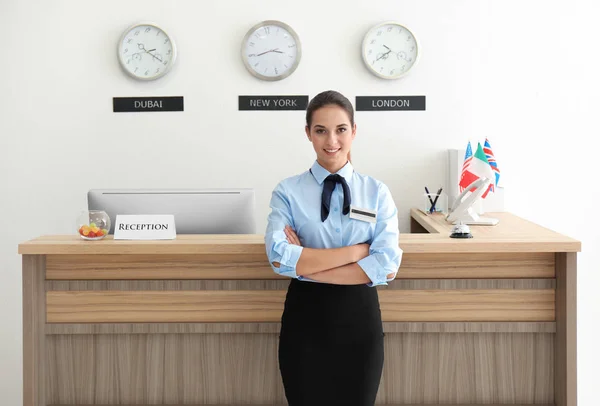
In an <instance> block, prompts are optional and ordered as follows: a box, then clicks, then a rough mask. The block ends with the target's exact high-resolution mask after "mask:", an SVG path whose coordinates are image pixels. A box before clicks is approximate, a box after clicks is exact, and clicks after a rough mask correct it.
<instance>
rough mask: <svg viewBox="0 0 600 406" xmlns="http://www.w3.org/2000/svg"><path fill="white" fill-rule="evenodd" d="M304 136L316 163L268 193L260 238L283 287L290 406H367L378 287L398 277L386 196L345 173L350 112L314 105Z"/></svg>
mask: <svg viewBox="0 0 600 406" xmlns="http://www.w3.org/2000/svg"><path fill="white" fill-rule="evenodd" d="M305 130H306V136H307V137H308V140H309V141H310V142H312V144H313V147H314V149H315V152H316V154H317V159H316V161H315V162H314V164H313V165H312V167H311V168H310V170H308V171H306V172H304V173H302V174H300V175H297V176H293V177H290V178H287V179H285V180H283V181H281V182H280V183H279V184H278V185H277V187H276V188H275V190H274V191H273V194H272V198H271V204H270V207H271V209H272V210H271V213H270V214H269V217H268V226H267V231H266V233H265V245H266V250H267V256H268V258H269V262H270V263H271V265H272V267H273V270H274V271H275V272H276V273H278V274H280V275H285V276H288V277H290V278H292V280H291V281H290V285H289V287H288V291H287V296H286V299H285V307H284V311H283V315H282V318H281V332H280V335H279V369H280V371H281V376H282V380H283V386H284V389H285V396H286V398H287V400H288V403H289V405H290V406H304V405H306V406H318V405H327V406H333V405H340V406H353V405H356V406H366V405H369V406H370V405H373V404H374V402H375V397H376V395H377V390H378V388H379V382H380V380H381V372H382V369H383V335H384V334H383V328H382V323H381V311H380V309H379V298H378V295H377V290H376V289H374V287H375V286H377V285H387V282H389V281H391V280H392V279H393V278H394V277H395V276H396V272H397V271H398V267H399V266H400V260H401V257H402V251H401V250H400V248H399V246H398V234H399V233H398V219H397V210H396V206H395V204H394V201H393V200H392V196H391V194H390V191H389V189H388V188H387V187H386V186H385V185H384V184H383V183H382V182H379V181H377V180H376V179H373V178H371V177H369V176H366V175H362V174H359V173H357V172H355V171H354V168H353V167H352V163H351V162H350V148H351V147H352V141H353V140H354V137H355V136H356V124H355V123H354V109H353V108H352V104H351V103H350V102H349V101H348V99H347V98H345V97H344V96H343V95H341V94H340V93H337V92H334V91H327V92H323V93H320V94H319V95H317V96H315V97H314V98H313V99H312V100H311V102H310V104H309V105H308V108H307V111H306V129H305Z"/></svg>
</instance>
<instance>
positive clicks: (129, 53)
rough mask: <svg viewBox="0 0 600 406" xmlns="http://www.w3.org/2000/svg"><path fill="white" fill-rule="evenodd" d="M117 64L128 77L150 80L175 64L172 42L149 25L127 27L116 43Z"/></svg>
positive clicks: (161, 32) (174, 50)
mask: <svg viewBox="0 0 600 406" xmlns="http://www.w3.org/2000/svg"><path fill="white" fill-rule="evenodd" d="M118 57H119V63H120V64H121V66H122V67H123V69H124V70H125V72H127V73H128V74H129V75H130V76H132V77H134V78H135V79H140V80H154V79H158V78H160V77H161V76H163V75H165V74H166V73H167V72H168V71H169V70H170V69H171V67H172V66H173V64H174V63H175V58H176V48H175V43H174V42H173V39H172V38H171V37H170V36H169V35H168V34H167V33H166V32H165V31H164V30H163V29H162V28H160V27H158V26H157V25H156V24H152V23H139V24H135V25H133V26H132V27H130V28H128V29H127V30H126V31H125V32H124V33H123V35H122V36H121V39H120V41H119V46H118Z"/></svg>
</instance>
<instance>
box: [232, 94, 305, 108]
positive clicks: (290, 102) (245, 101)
mask: <svg viewBox="0 0 600 406" xmlns="http://www.w3.org/2000/svg"><path fill="white" fill-rule="evenodd" d="M307 106H308V96H239V107H238V109H239V110H306V107H307Z"/></svg>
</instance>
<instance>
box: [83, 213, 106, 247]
mask: <svg viewBox="0 0 600 406" xmlns="http://www.w3.org/2000/svg"><path fill="white" fill-rule="evenodd" d="M109 230H110V217H109V216H108V214H106V212H104V211H102V210H86V211H83V212H81V214H80V215H79V217H78V218H77V233H78V234H79V236H80V237H81V238H83V239H84V240H101V239H103V238H104V237H106V236H107V235H108V231H109Z"/></svg>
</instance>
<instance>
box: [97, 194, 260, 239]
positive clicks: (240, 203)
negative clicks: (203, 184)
mask: <svg viewBox="0 0 600 406" xmlns="http://www.w3.org/2000/svg"><path fill="white" fill-rule="evenodd" d="M87 200H88V209H89V210H104V211H105V212H106V213H107V214H108V216H109V217H110V222H111V226H110V231H109V233H110V234H113V233H114V229H115V220H116V216H117V214H173V215H174V217H175V229H176V232H177V234H255V233H256V221H255V215H254V189H92V190H90V191H89V192H88V195H87Z"/></svg>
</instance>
